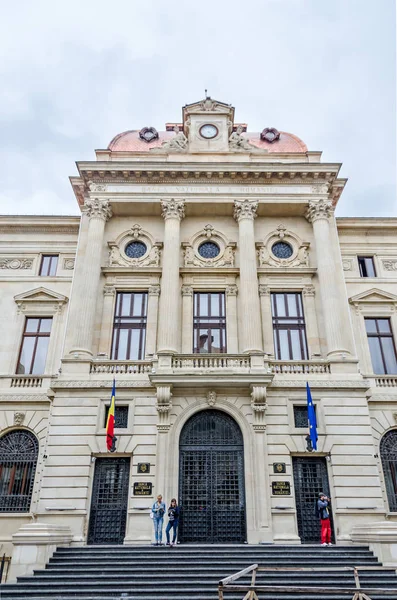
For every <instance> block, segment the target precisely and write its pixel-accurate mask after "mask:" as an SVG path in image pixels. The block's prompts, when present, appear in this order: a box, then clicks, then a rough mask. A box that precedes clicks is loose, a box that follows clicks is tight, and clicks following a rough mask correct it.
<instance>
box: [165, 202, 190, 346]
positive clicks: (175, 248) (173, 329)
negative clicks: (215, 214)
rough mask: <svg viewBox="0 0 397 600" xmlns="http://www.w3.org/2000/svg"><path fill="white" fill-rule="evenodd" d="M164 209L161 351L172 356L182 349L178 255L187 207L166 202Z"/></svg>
mask: <svg viewBox="0 0 397 600" xmlns="http://www.w3.org/2000/svg"><path fill="white" fill-rule="evenodd" d="M161 207H162V215H163V217H164V220H165V225H164V246H163V269H162V274H161V296H160V310H159V315H160V317H159V343H158V351H159V352H163V353H173V352H178V351H179V345H180V325H179V320H180V290H179V253H180V226H181V220H182V219H183V217H184V216H185V210H184V209H185V203H184V202H183V201H182V200H164V201H162V202H161Z"/></svg>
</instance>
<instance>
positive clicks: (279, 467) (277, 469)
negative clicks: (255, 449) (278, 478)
mask: <svg viewBox="0 0 397 600" xmlns="http://www.w3.org/2000/svg"><path fill="white" fill-rule="evenodd" d="M273 473H286V466H285V463H273Z"/></svg>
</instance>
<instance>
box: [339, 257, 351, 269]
mask: <svg viewBox="0 0 397 600" xmlns="http://www.w3.org/2000/svg"><path fill="white" fill-rule="evenodd" d="M342 267H343V270H344V271H352V270H353V261H352V259H350V258H344V259H343V260H342Z"/></svg>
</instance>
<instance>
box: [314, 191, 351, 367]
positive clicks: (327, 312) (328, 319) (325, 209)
mask: <svg viewBox="0 0 397 600" xmlns="http://www.w3.org/2000/svg"><path fill="white" fill-rule="evenodd" d="M306 218H307V220H308V221H309V222H310V223H312V225H313V233H314V239H315V242H316V257H317V272H318V278H319V282H320V294H321V303H322V308H323V318H324V323H325V333H326V339H327V355H328V357H329V358H336V359H343V358H347V357H351V354H352V352H351V349H352V348H354V343H353V332H352V328H351V324H350V319H349V315H348V312H347V311H348V305H347V303H346V298H345V297H344V296H343V295H341V294H340V290H341V282H340V278H343V272H342V270H341V268H339V265H338V264H335V258H334V256H335V249H334V248H333V244H332V235H331V229H330V228H331V223H330V218H333V207H332V204H331V202H329V201H326V200H319V201H317V202H310V204H309V208H308V210H307V213H306Z"/></svg>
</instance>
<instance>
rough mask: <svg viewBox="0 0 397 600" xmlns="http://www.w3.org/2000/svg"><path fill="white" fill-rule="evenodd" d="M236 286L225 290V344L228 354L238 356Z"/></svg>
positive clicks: (230, 286) (229, 286)
mask: <svg viewBox="0 0 397 600" xmlns="http://www.w3.org/2000/svg"><path fill="white" fill-rule="evenodd" d="M237 292H238V289H237V285H228V286H227V288H226V336H227V338H226V344H227V351H228V353H229V354H238V331H237Z"/></svg>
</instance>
